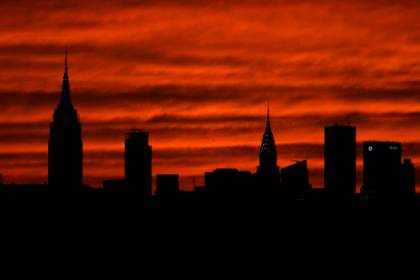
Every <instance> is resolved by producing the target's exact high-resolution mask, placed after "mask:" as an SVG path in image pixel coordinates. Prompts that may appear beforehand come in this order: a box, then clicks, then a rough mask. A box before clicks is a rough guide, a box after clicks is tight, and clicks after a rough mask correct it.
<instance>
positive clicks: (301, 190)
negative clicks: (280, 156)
mask: <svg viewBox="0 0 420 280" xmlns="http://www.w3.org/2000/svg"><path fill="white" fill-rule="evenodd" d="M281 189H282V192H283V194H285V195H286V196H287V197H292V198H304V197H305V196H307V195H308V194H309V193H310V191H311V190H312V186H311V184H309V170H308V165H307V162H306V160H303V161H298V162H296V163H295V164H292V165H290V166H287V167H284V168H282V170H281Z"/></svg>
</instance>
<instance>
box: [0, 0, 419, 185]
mask: <svg viewBox="0 0 420 280" xmlns="http://www.w3.org/2000/svg"><path fill="white" fill-rule="evenodd" d="M366 2H369V3H366ZM0 13H1V14H2V18H1V19H0V30H1V32H0V73H1V75H0V104H1V105H2V107H1V108H2V110H1V111H0V172H2V173H3V174H4V176H5V179H6V181H9V182H10V181H18V182H30V181H36V182H44V181H45V180H46V175H47V174H46V172H47V165H46V164H47V163H46V160H47V156H46V151H47V141H48V122H49V121H50V119H51V116H52V112H53V109H54V107H55V106H56V102H57V101H58V95H59V90H60V83H61V77H62V71H63V65H62V62H63V52H64V47H65V46H68V47H69V49H70V79H71V86H72V95H73V101H74V103H75V105H76V107H77V108H78V110H79V113H80V116H81V120H82V122H83V124H84V126H83V134H84V142H85V175H86V182H87V183H91V184H94V185H99V184H100V179H101V178H111V177H115V176H122V174H123V170H122V168H123V167H122V149H123V140H124V135H125V133H126V132H127V130H128V129H130V128H132V127H144V128H146V129H148V130H150V131H151V141H152V145H153V147H154V150H155V151H156V152H155V153H154V155H155V156H154V163H155V165H154V173H159V172H179V173H181V175H183V176H185V177H189V176H193V175H199V174H202V173H204V172H205V171H207V170H210V169H213V168H215V167H223V166H226V167H228V166H234V167H239V168H242V169H247V170H252V171H254V170H255V167H256V165H257V160H258V145H259V143H260V140H261V134H262V132H263V128H264V119H265V117H264V114H265V111H266V108H265V107H266V102H267V100H270V107H271V112H272V115H273V125H272V126H273V128H274V130H275V131H274V132H275V138H276V141H277V144H278V152H279V160H280V165H281V166H285V165H288V164H289V163H290V160H294V159H308V160H309V167H310V168H311V169H312V170H313V173H312V182H313V183H314V184H315V185H322V181H323V180H322V171H321V170H322V165H323V163H322V158H323V153H322V146H321V144H322V143H323V127H324V126H325V125H328V124H333V123H336V122H339V123H352V124H354V125H357V127H358V142H362V141H364V140H373V139H375V140H396V141H401V142H403V143H404V144H405V145H404V147H405V149H404V150H405V153H404V155H405V156H406V157H412V158H413V159H414V161H415V162H416V163H417V164H419V163H420V149H419V146H420V132H419V129H418V128H419V127H420V126H419V124H420V22H419V21H418V15H419V14H420V4H419V3H418V1H408V0H407V1H387V0H374V1H361V0H356V1H338V0H322V1H316V3H315V1H291V0H290V1H288V0H286V1H256V0H255V1H236V0H233V1H218V0H216V1H203V0H199V1H188V0H184V1H180V0H178V1H176V0H175V1H152V0H150V1H133V0H132V1H129V0H127V1H124V0H120V1H118V0H115V1H106V3H104V2H103V1H97V0H93V1H59V2H56V1H29V0H22V1H2V2H1V3H0ZM359 166H361V163H360V162H359ZM417 168H418V170H419V169H420V166H419V165H418V167H417ZM419 175H420V174H419ZM418 177H420V176H418Z"/></svg>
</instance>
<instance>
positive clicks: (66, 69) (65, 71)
mask: <svg viewBox="0 0 420 280" xmlns="http://www.w3.org/2000/svg"><path fill="white" fill-rule="evenodd" d="M67 73H68V64H67V47H66V50H65V53H64V74H67Z"/></svg>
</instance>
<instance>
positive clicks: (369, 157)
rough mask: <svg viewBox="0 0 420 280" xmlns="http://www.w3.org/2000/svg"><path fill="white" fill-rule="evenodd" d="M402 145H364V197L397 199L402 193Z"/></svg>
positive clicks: (366, 143)
mask: <svg viewBox="0 0 420 280" xmlns="http://www.w3.org/2000/svg"><path fill="white" fill-rule="evenodd" d="M401 157H402V151H401V144H400V143H397V142H365V143H364V144H363V186H362V195H363V196H364V197H368V198H375V197H395V196H396V195H398V194H399V193H401Z"/></svg>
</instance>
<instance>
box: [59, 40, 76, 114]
mask: <svg viewBox="0 0 420 280" xmlns="http://www.w3.org/2000/svg"><path fill="white" fill-rule="evenodd" d="M67 52H68V51H67V47H66V49H65V53H64V76H63V86H62V90H61V99H60V106H63V107H66V108H72V107H73V105H72V103H71V98H70V81H69V73H68V61H67V56H68V55H67Z"/></svg>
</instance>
